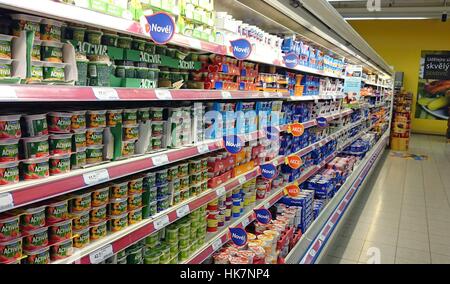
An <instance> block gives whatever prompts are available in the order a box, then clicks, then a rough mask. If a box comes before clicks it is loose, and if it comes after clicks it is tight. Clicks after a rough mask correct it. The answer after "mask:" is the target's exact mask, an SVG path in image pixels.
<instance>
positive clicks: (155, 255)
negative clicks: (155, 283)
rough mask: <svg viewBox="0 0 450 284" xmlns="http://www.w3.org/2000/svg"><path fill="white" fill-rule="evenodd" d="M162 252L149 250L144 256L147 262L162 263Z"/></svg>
mask: <svg viewBox="0 0 450 284" xmlns="http://www.w3.org/2000/svg"><path fill="white" fill-rule="evenodd" d="M160 259H161V252H158V251H151V250H150V251H147V253H146V254H145V256H144V263H145V264H160Z"/></svg>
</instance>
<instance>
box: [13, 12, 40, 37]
mask: <svg viewBox="0 0 450 284" xmlns="http://www.w3.org/2000/svg"><path fill="white" fill-rule="evenodd" d="M9 16H10V17H11V19H12V25H11V30H12V35H13V36H17V37H20V33H21V32H22V31H33V32H34V38H35V39H37V40H39V39H40V38H41V27H40V23H41V21H42V18H40V17H36V16H30V15H25V14H10V15H9Z"/></svg>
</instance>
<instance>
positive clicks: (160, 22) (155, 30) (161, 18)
mask: <svg viewBox="0 0 450 284" xmlns="http://www.w3.org/2000/svg"><path fill="white" fill-rule="evenodd" d="M145 18H146V19H147V22H148V26H146V32H148V33H149V34H150V36H151V38H152V40H153V41H154V42H155V43H157V44H166V43H167V42H169V41H170V40H171V39H172V37H173V35H174V34H175V21H174V20H173V18H172V17H171V16H170V15H169V14H167V13H164V12H159V13H155V14H153V15H150V16H146V17H145Z"/></svg>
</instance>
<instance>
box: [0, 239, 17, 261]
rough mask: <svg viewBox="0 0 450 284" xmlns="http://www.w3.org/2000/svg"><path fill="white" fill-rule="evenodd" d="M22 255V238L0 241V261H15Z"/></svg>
mask: <svg viewBox="0 0 450 284" xmlns="http://www.w3.org/2000/svg"><path fill="white" fill-rule="evenodd" d="M21 257H22V238H17V239H13V240H10V241H6V242H0V263H6V262H10V261H15V260H17V259H19V258H21Z"/></svg>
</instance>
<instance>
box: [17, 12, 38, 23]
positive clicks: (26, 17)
mask: <svg viewBox="0 0 450 284" xmlns="http://www.w3.org/2000/svg"><path fill="white" fill-rule="evenodd" d="M9 16H10V17H11V19H13V20H25V21H30V22H35V23H40V22H41V21H42V18H41V17H36V16H31V15H27V14H10V15H9Z"/></svg>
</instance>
